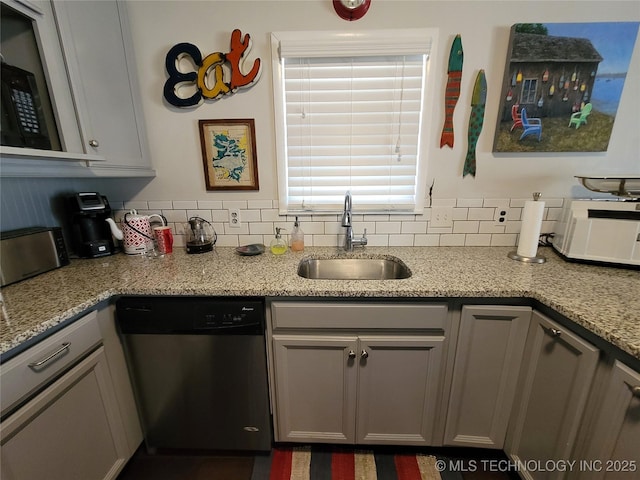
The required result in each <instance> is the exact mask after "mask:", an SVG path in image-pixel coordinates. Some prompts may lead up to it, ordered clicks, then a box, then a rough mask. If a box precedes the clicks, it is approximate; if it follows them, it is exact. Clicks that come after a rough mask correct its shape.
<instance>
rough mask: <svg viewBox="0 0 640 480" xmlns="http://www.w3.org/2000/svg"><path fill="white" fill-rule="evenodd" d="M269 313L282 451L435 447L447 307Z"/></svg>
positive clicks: (294, 308) (335, 306)
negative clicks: (316, 445) (331, 446)
mask: <svg viewBox="0 0 640 480" xmlns="http://www.w3.org/2000/svg"><path fill="white" fill-rule="evenodd" d="M271 311H272V318H271V325H272V327H270V328H272V329H273V331H274V333H273V335H272V339H271V340H272V342H271V345H272V349H273V354H272V355H273V361H272V364H273V365H272V368H271V370H272V382H271V384H272V396H273V399H274V422H275V437H276V441H280V442H324V443H348V444H354V443H357V444H379V445H383V444H393V445H430V444H433V443H434V438H435V437H436V435H435V431H436V425H437V419H438V407H439V403H438V402H439V399H440V396H441V391H442V389H441V383H442V373H443V371H444V369H443V358H444V349H445V330H444V329H445V324H446V321H447V320H446V319H447V306H446V305H442V304H440V305H424V304H423V305H411V304H406V303H405V304H401V303H398V304H397V305H393V304H377V305H368V304H341V303H338V302H336V303H326V304H325V303H323V304H320V303H317V302H309V303H306V304H305V303H304V302H292V303H286V302H275V303H274V305H273V306H272V308H271ZM327 326H329V328H327ZM325 329H327V331H325ZM329 330H330V331H329ZM336 330H337V331H336ZM399 332H402V333H399Z"/></svg>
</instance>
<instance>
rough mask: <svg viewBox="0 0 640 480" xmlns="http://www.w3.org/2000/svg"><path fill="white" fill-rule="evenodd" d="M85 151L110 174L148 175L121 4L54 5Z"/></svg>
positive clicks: (110, 2) (66, 3) (59, 3)
mask: <svg viewBox="0 0 640 480" xmlns="http://www.w3.org/2000/svg"><path fill="white" fill-rule="evenodd" d="M53 7H54V11H55V14H56V20H57V21H58V29H59V34H60V38H61V41H62V45H63V49H64V52H65V61H66V64H67V69H68V70H69V81H70V83H71V88H72V92H73V95H74V101H75V105H76V110H77V113H78V120H79V122H80V127H81V134H82V137H83V141H84V148H85V151H86V152H87V153H89V154H94V155H100V156H102V157H104V158H105V159H106V161H105V162H104V163H102V162H96V163H94V164H93V165H92V166H93V167H94V169H97V170H100V169H101V168H102V167H104V169H106V170H107V173H105V172H98V173H99V174H104V175H108V174H109V173H108V170H109V169H114V168H122V169H125V172H126V171H127V170H126V169H132V170H130V171H128V173H129V174H130V175H131V176H133V175H135V174H136V170H139V169H142V170H147V171H149V170H150V162H149V155H148V152H147V148H146V136H145V132H144V127H143V122H142V120H143V112H142V110H141V108H140V95H139V88H138V85H137V75H136V72H135V68H136V65H135V60H134V58H133V49H132V45H131V40H130V38H129V31H128V23H127V16H126V5H125V3H124V2H121V1H108V2H107V1H104V2H95V1H86V0H85V1H75V2H54V4H53Z"/></svg>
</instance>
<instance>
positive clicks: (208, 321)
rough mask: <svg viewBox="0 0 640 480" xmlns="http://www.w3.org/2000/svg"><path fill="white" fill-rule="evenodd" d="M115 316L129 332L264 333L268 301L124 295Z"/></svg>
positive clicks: (246, 298) (257, 299)
mask: <svg viewBox="0 0 640 480" xmlns="http://www.w3.org/2000/svg"><path fill="white" fill-rule="evenodd" d="M116 317H117V319H118V325H119V327H120V331H121V332H122V333H127V334H159V335H162V334H192V335H198V334H210V333H215V334H216V335H225V334H233V335H264V325H265V303H264V299H262V298H254V297H169V296H162V297H160V296H155V297H154V296H151V297H147V296H140V297H121V298H120V299H118V300H117V302H116Z"/></svg>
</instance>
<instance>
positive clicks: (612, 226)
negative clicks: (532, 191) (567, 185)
mask: <svg viewBox="0 0 640 480" xmlns="http://www.w3.org/2000/svg"><path fill="white" fill-rule="evenodd" d="M553 247H554V248H555V249H556V250H557V251H558V252H559V253H560V254H561V255H562V256H564V257H566V258H567V259H568V260H577V261H580V260H584V261H588V262H598V263H599V262H603V263H605V264H618V265H636V266H639V267H640V202H639V201H630V200H609V199H606V200H604V199H603V200H599V199H585V200H577V199H567V200H565V203H564V208H563V211H562V215H561V216H560V219H559V220H558V222H557V225H556V231H555V232H554V237H553Z"/></svg>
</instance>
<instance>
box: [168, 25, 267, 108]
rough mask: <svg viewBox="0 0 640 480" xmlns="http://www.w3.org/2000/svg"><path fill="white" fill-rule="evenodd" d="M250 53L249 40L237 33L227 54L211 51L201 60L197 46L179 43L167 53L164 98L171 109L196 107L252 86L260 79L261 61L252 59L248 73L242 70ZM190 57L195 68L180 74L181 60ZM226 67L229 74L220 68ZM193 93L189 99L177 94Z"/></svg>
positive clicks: (235, 31) (234, 33) (234, 32)
mask: <svg viewBox="0 0 640 480" xmlns="http://www.w3.org/2000/svg"><path fill="white" fill-rule="evenodd" d="M249 50H251V37H250V36H249V34H246V35H245V36H244V38H243V37H242V33H241V32H240V30H238V29H235V30H234V31H233V32H232V33H231V48H230V51H229V53H222V52H214V53H211V54H209V55H207V56H206V57H204V58H202V53H200V50H199V49H198V47H196V46H195V45H193V44H191V43H179V44H177V45H175V46H174V47H173V48H171V50H169V52H168V53H167V57H166V59H165V67H166V69H167V73H168V74H169V78H167V81H166V82H165V84H164V98H165V100H166V101H167V102H169V103H170V104H171V105H173V106H174V107H197V106H198V105H200V104H201V103H203V101H204V99H205V98H206V99H210V100H215V99H218V98H220V97H222V96H224V95H230V94H232V93H235V92H236V91H237V90H238V89H240V88H248V87H251V86H252V85H253V84H254V83H255V82H257V81H258V79H259V78H260V73H261V70H262V62H261V61H260V59H259V58H257V59H256V60H254V62H253V66H252V68H251V70H249V72H248V73H246V74H245V73H243V70H242V68H241V66H242V64H243V62H244V61H245V54H246V53H248V52H249ZM185 57H190V58H191V61H192V62H193V64H195V65H196V66H197V67H198V69H197V70H195V71H194V70H191V71H186V72H185V71H182V70H181V69H180V64H181V60H183V59H184V58H185ZM225 64H226V66H227V67H228V68H227V70H228V71H229V72H230V73H229V74H228V75H227V74H226V73H227V72H226V71H225V68H223V66H224V65H225ZM188 86H191V87H195V93H193V94H192V95H191V96H189V97H182V96H180V95H179V90H181V89H184V91H188V92H190V93H191V92H193V90H194V88H185V87H188Z"/></svg>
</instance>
